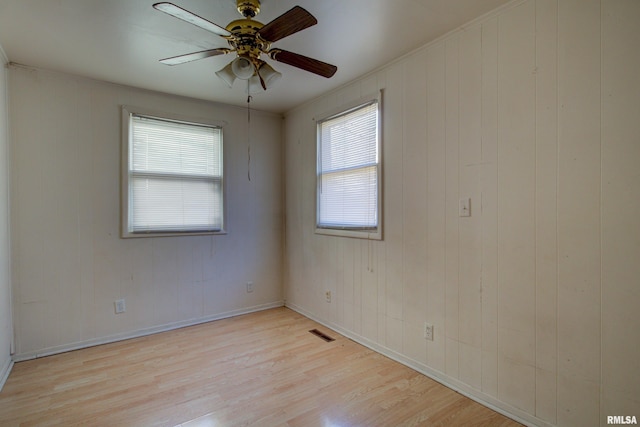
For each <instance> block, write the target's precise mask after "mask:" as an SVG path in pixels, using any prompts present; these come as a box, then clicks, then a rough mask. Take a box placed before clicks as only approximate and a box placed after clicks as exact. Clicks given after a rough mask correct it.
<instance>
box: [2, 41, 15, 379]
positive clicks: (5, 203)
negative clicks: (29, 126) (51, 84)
mask: <svg viewBox="0 0 640 427" xmlns="http://www.w3.org/2000/svg"><path fill="white" fill-rule="evenodd" d="M7 62H8V61H7V57H6V55H5V54H4V51H3V50H2V46H0V389H2V385H3V384H4V381H5V379H6V377H7V376H8V375H9V371H10V370H11V363H12V362H11V340H12V337H13V331H12V328H11V275H10V262H9V259H10V256H9V250H10V243H9V162H8V154H9V119H8V116H9V112H8V111H7V105H8V98H7V94H8V91H7V69H6V64H7Z"/></svg>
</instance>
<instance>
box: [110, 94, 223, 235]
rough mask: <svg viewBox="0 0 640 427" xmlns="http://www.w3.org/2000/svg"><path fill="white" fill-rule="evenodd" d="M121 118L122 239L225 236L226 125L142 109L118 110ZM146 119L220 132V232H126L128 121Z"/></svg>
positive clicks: (127, 216) (205, 119) (127, 222)
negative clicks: (120, 111)
mask: <svg viewBox="0 0 640 427" xmlns="http://www.w3.org/2000/svg"><path fill="white" fill-rule="evenodd" d="M121 107H122V108H121V110H122V115H121V123H122V136H121V161H120V165H121V178H120V184H121V185H120V193H121V202H120V223H121V234H120V236H121V237H122V238H139V237H166V236H196V235H218V234H221V235H224V234H227V231H226V228H227V183H226V181H227V180H226V179H225V164H226V161H225V157H226V154H225V149H224V126H225V125H226V124H227V123H226V122H225V121H221V120H212V119H208V118H202V117H194V116H186V115H181V114H176V113H168V112H160V111H156V110H151V109H147V108H141V107H133V106H130V105H122V106H121ZM134 115H135V116H142V117H148V118H150V119H157V120H165V121H174V122H178V123H185V124H193V125H196V126H209V127H217V128H220V129H221V130H222V135H221V143H220V149H221V159H222V177H221V188H222V226H221V228H220V230H184V231H181V230H175V231H174V230H172V231H153V230H148V231H131V230H129V215H130V201H131V194H130V190H129V188H130V180H129V176H130V170H129V167H130V164H129V161H130V145H131V132H132V126H131V118H132V117H133V116H134Z"/></svg>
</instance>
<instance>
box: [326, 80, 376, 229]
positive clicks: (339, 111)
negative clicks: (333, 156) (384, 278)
mask: <svg viewBox="0 0 640 427" xmlns="http://www.w3.org/2000/svg"><path fill="white" fill-rule="evenodd" d="M374 103H375V104H377V113H378V114H377V157H378V162H377V164H376V175H377V196H378V197H377V201H376V202H377V206H376V209H377V213H376V214H377V218H378V222H377V225H376V228H375V229H373V228H363V229H358V228H354V227H348V226H344V227H340V226H321V225H320V224H319V222H320V208H321V206H320V203H321V202H320V194H321V188H322V174H321V167H322V165H321V162H322V154H321V153H322V130H321V126H322V123H323V122H326V121H328V120H331V119H334V118H337V117H340V116H343V115H346V114H349V113H351V112H353V111H356V110H358V109H360V108H364V107H366V106H369V105H371V104H374ZM382 135H383V132H382V90H380V91H377V92H375V93H372V94H369V95H366V96H363V97H361V98H359V99H357V100H354V101H352V102H350V103H346V104H343V105H341V106H340V107H338V108H335V109H333V110H329V111H327V112H325V113H324V114H322V115H321V116H320V118H319V119H317V120H316V198H315V205H316V206H315V207H316V214H315V233H316V234H321V235H328V236H338V237H352V238H358V239H367V240H383V233H382V230H383V215H382V213H383V200H384V199H383V191H382V189H383V156H382V147H383V145H382Z"/></svg>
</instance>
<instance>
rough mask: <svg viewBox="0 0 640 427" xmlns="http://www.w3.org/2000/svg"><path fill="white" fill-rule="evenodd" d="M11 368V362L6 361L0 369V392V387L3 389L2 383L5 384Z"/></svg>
mask: <svg viewBox="0 0 640 427" xmlns="http://www.w3.org/2000/svg"><path fill="white" fill-rule="evenodd" d="M12 368H13V360H11V359H8V360H7V362H6V363H5V364H4V366H2V367H1V368H0V391H2V387H4V383H6V382H7V378H9V374H10V373H11V369H12Z"/></svg>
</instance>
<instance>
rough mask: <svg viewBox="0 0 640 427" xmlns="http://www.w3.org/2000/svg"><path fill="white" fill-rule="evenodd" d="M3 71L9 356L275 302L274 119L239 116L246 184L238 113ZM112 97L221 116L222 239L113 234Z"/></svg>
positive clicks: (115, 153)
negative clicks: (121, 302) (122, 307)
mask: <svg viewBox="0 0 640 427" xmlns="http://www.w3.org/2000/svg"><path fill="white" fill-rule="evenodd" d="M9 77H10V79H9V82H10V83H9V85H10V89H11V96H10V111H11V125H12V138H11V155H12V156H11V162H12V163H11V164H12V175H11V191H12V192H11V218H12V220H11V230H12V260H13V273H14V277H13V282H14V284H13V285H14V288H13V289H14V312H15V316H14V318H15V330H16V359H17V360H19V359H23V358H28V357H32V356H35V355H39V354H46V353H50V352H57V351H61V350H65V349H68V348H72V347H76V346H85V345H88V344H94V343H97V342H102V341H109V340H112V339H117V338H123V337H127V336H132V335H136V334H141V333H146V332H151V331H156V330H161V329H163V328H170V327H175V326H180V325H184V324H189V323H194V322H199V321H203V320H208V319H214V318H218V317H222V316H227V315H231V314H236V313H241V312H245V311H251V310H256V309H260V308H265V307H270V306H274V305H282V299H283V296H282V268H281V264H282V262H281V260H282V236H283V229H282V205H283V197H282V168H281V162H282V160H281V127H282V118H281V117H279V116H276V115H271V114H265V113H259V112H257V111H254V112H253V113H252V116H251V136H252V141H251V178H252V179H251V181H249V180H248V178H247V111H246V109H242V108H235V107H228V106H223V105H217V104H212V103H206V102H200V101H194V100H189V99H186V98H179V97H174V96H169V95H165V94H160V93H153V92H147V91H143V90H138V89H133V88H128V87H123V86H116V85H111V84H107V83H101V82H96V81H91V80H87V79H83V78H78V77H74V76H69V75H64V74H57V73H52V72H47V71H42V70H37V69H28V68H23V67H18V66H12V67H11V68H10V69H9ZM123 104H126V105H132V106H137V107H143V108H147V109H151V110H155V111H160V112H163V111H166V112H170V113H177V114H181V115H192V116H194V118H196V119H197V118H198V117H205V116H206V117H209V118H213V119H216V120H221V121H226V122H227V123H228V125H226V127H225V128H224V143H225V146H224V149H225V156H226V159H225V173H226V175H225V179H226V184H227V198H226V203H227V230H228V234H227V235H224V236H189V237H162V238H137V239H121V238H120V237H119V236H120V223H119V218H120V193H119V185H120V180H119V178H120V144H121V141H120V135H121V123H120V117H121V116H120V114H121V113H120V106H121V105H123ZM248 281H253V282H254V288H255V290H254V292H252V293H247V292H246V282H248ZM120 298H125V300H126V312H125V313H123V314H118V315H116V314H115V313H114V301H115V300H116V299H120Z"/></svg>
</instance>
